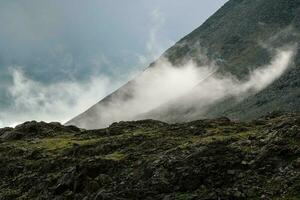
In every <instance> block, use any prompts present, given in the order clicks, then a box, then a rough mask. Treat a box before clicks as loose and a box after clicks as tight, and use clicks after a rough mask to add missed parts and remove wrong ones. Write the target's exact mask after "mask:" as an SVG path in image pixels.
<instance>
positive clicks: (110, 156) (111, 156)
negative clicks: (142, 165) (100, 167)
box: [104, 152, 126, 161]
mask: <svg viewBox="0 0 300 200" xmlns="http://www.w3.org/2000/svg"><path fill="white" fill-rule="evenodd" d="M125 156H126V155H125V154H122V153H120V152H114V153H111V154H108V155H105V156H104V158H105V159H108V160H115V161H119V160H122V159H124V158H125Z"/></svg>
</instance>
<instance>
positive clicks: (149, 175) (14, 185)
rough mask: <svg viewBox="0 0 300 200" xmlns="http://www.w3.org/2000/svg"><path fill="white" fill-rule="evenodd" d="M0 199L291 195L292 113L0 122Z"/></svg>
mask: <svg viewBox="0 0 300 200" xmlns="http://www.w3.org/2000/svg"><path fill="white" fill-rule="evenodd" d="M0 138H1V139H0V142H1V143H0V199H1V200H2V199H3V200H10V199H78V200H79V199H80V200H81V199H85V200H89V199H92V200H94V199H95V200H113V199H116V200H117V199H119V200H125V199H130V200H134V199H156V200H159V199H162V200H171V199H177V200H192V199H195V200H196V199H228V200H229V199H292V200H294V199H300V116H299V115H297V114H283V113H272V114H269V115H267V116H265V117H262V118H259V119H257V120H255V121H252V122H248V123H246V122H234V121H230V120H229V119H228V118H224V117H222V118H218V119H213V120H198V121H193V122H189V123H181V124H167V123H163V122H159V121H154V120H144V121H136V122H120V123H114V124H112V125H111V126H110V127H109V128H106V129H100V130H83V129H78V128H76V127H73V126H62V125H60V124H58V123H50V124H46V123H38V122H27V123H24V124H21V125H19V126H18V127H16V128H15V129H11V128H6V129H0Z"/></svg>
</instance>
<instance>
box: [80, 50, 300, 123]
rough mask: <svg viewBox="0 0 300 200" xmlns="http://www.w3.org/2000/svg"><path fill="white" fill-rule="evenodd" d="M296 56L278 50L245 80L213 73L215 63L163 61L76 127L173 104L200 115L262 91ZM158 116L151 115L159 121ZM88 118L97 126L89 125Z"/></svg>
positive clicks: (131, 117) (132, 117)
mask: <svg viewBox="0 0 300 200" xmlns="http://www.w3.org/2000/svg"><path fill="white" fill-rule="evenodd" d="M294 53H295V51H294V48H287V49H283V50H278V51H277V54H276V55H275V56H274V58H273V59H272V61H271V63H270V64H269V65H266V66H262V67H260V68H257V69H256V70H254V71H253V72H252V73H250V75H249V77H248V79H247V80H246V81H239V80H238V79H236V78H235V77H233V76H228V75H227V76H224V75H220V74H218V73H214V72H215V71H216V69H217V66H215V65H214V63H211V64H210V65H207V66H197V65H196V64H195V63H193V62H188V63H187V64H185V65H184V66H179V67H178V66H177V67H175V66H172V64H170V63H169V62H168V61H167V60H164V59H161V60H160V61H159V62H157V63H156V65H155V66H153V67H150V68H148V69H147V70H146V71H145V72H144V73H142V74H141V75H140V76H138V77H137V78H136V79H134V81H132V82H131V84H130V86H127V87H124V88H122V89H121V90H120V91H119V93H118V95H119V96H118V95H116V96H114V98H113V99H112V100H111V101H110V102H106V103H105V104H100V105H98V106H97V107H94V111H95V113H96V114H95V113H94V114H95V115H90V116H85V117H87V118H84V119H83V120H82V121H80V123H77V124H76V125H78V126H80V127H85V128H100V127H105V126H108V125H109V124H111V123H113V122H115V121H123V120H136V119H143V118H149V117H148V116H147V115H142V114H143V113H147V112H149V111H152V110H156V111H157V112H156V114H158V115H160V114H161V113H163V112H164V111H168V110H163V109H164V107H161V106H163V105H168V104H167V103H169V102H174V101H175V104H173V105H174V106H175V108H176V109H184V108H189V107H194V108H196V110H195V111H196V113H195V114H199V113H201V112H204V111H205V109H206V108H207V106H208V105H212V104H213V103H215V102H216V101H219V100H221V99H224V98H226V97H237V98H243V97H245V96H247V95H248V94H250V93H251V94H253V93H256V92H259V91H261V90H262V89H264V88H265V87H267V86H268V85H270V84H271V83H272V82H273V81H274V80H276V79H277V78H279V77H280V76H281V75H282V74H283V73H284V72H285V71H286V70H287V69H288V66H289V65H290V63H291V61H292V59H293V56H294ZM124 94H126V95H124ZM128 94H130V95H128ZM124 96H125V98H124ZM128 96H129V97H128ZM158 115H150V116H151V118H157V116H158ZM170 115H172V113H171V114H170ZM89 117H91V118H92V119H93V120H92V121H93V122H97V123H90V119H88V118H89ZM162 120H163V119H162Z"/></svg>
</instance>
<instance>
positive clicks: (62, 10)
mask: <svg viewBox="0 0 300 200" xmlns="http://www.w3.org/2000/svg"><path fill="white" fill-rule="evenodd" d="M225 2H226V0H201V1H199V0H184V1H177V0H129V1H124V0H88V1H84V0H26V1H22V0H1V1H0V27H1V30H0V47H1V49H0V126H4V125H10V124H12V123H18V122H21V121H24V120H29V119H36V120H46V121H49V120H50V121H52V120H54V121H58V120H65V119H66V118H67V117H70V116H72V115H74V114H75V113H74V112H77V114H78V112H81V111H83V109H86V108H87V107H88V106H90V104H93V103H96V102H97V101H98V100H100V99H99V98H102V97H103V96H104V95H106V94H107V93H109V92H111V91H112V90H114V89H115V88H117V87H118V86H119V85H121V84H122V83H124V82H125V81H126V80H128V78H129V77H130V76H132V75H133V74H135V73H137V72H139V71H141V70H142V69H144V68H145V67H147V64H148V63H149V62H151V61H153V60H154V59H155V58H156V57H158V56H159V55H160V54H161V53H162V52H163V51H165V50H166V49H167V48H168V47H170V46H171V45H172V44H173V43H174V42H176V41H178V40H179V39H180V38H182V37H183V36H185V35H186V34H188V33H189V32H191V31H192V30H194V29H195V28H197V27H198V26H199V25H201V24H202V23H203V22H204V21H205V20H206V19H207V18H208V17H209V16H210V15H212V14H213V13H214V12H215V11H216V10H217V9H218V8H220V7H221V6H222V5H223V4H224V3H225ZM95 80H97V81H99V82H97V81H95ZM93 81H94V82H93ZM99 84H102V85H99ZM57 85H60V86H61V85H64V86H63V87H65V88H63V87H62V86H61V88H56V90H55V89H53V88H55V87H57ZM70 85H71V86H73V87H75V86H76V87H77V90H74V93H72V94H68V95H69V96H63V94H60V92H59V90H63V91H65V90H66V91H69V90H68V88H67V87H70ZM74 85H75V86H74ZM91 86H93V87H96V88H97V87H99V90H100V89H101V88H102V90H101V91H99V92H97V90H96V89H91V88H90V87H91ZM86 91H88V92H90V93H88V96H89V99H88V101H87V100H86V101H85V102H80V103H78V102H77V99H78V98H80V97H81V96H82V95H87V94H85V93H84V92H86ZM75 92H77V93H78V94H77V93H75ZM53 93H55V94H53ZM64 93H65V92H64ZM94 93H96V94H97V95H93V94H94ZM33 97H34V98H33ZM31 98H32V100H30V101H28V102H26V103H25V102H24V99H26V100H28V99H31ZM57 98H59V99H57ZM73 98H74V99H73ZM62 99H66V101H67V102H62V103H61V104H62V105H61V106H64V104H68V105H69V107H70V108H73V107H72V106H76V108H73V109H71V110H73V112H69V111H68V110H67V109H66V110H59V109H58V111H55V115H54V114H51V113H50V114H49V115H47V112H48V113H49V111H48V110H46V111H43V112H45V113H43V114H41V115H39V114H36V115H32V113H31V112H38V110H39V109H41V108H42V107H43V106H44V105H45V104H47V105H48V104H49V107H51V106H57V105H56V104H55V103H57V101H62ZM47 100H48V101H51V102H47ZM53 110H55V108H53ZM28 112H29V113H28ZM60 112H64V113H60ZM62 115H63V116H64V117H61V118H59V119H57V120H56V118H57V116H62ZM14 117H15V118H16V119H14Z"/></svg>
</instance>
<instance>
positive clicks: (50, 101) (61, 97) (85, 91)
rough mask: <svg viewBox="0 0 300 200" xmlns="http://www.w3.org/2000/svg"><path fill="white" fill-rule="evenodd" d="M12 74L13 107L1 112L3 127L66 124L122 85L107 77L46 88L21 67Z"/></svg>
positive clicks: (1, 124) (58, 83)
mask: <svg viewBox="0 0 300 200" xmlns="http://www.w3.org/2000/svg"><path fill="white" fill-rule="evenodd" d="M10 75H11V77H12V80H13V84H12V85H11V86H10V87H9V88H7V92H8V95H9V96H10V97H11V105H10V106H9V107H8V108H7V109H5V110H2V111H1V113H0V126H2V127H3V126H14V125H16V124H18V123H22V122H24V121H28V120H41V119H42V120H44V121H47V122H50V121H59V122H65V121H66V120H68V119H70V118H72V117H73V116H75V115H77V114H79V113H81V112H83V111H84V110H86V109H87V108H88V107H89V106H90V105H92V104H95V103H96V102H97V101H99V99H101V98H103V97H104V96H106V95H107V94H108V92H110V91H111V90H113V89H116V88H117V87H119V86H120V82H117V81H112V80H110V79H109V78H108V77H105V76H98V77H90V79H88V80H86V81H75V80H74V81H66V82H57V83H53V84H49V85H46V84H43V83H41V82H37V81H34V80H32V79H30V78H28V77H27V76H26V75H25V74H24V72H23V71H22V69H21V68H20V67H10Z"/></svg>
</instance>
